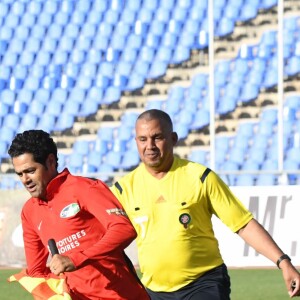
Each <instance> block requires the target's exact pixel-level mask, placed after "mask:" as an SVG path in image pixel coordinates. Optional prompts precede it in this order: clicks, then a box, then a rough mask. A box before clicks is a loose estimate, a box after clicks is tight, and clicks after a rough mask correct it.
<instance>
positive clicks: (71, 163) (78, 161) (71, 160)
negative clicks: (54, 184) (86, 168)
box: [68, 152, 83, 174]
mask: <svg viewBox="0 0 300 300" xmlns="http://www.w3.org/2000/svg"><path fill="white" fill-rule="evenodd" d="M82 166H83V155H82V154H79V153H76V152H72V153H71V154H70V155H69V157H68V168H69V170H70V172H72V173H75V174H76V173H81V172H82Z"/></svg>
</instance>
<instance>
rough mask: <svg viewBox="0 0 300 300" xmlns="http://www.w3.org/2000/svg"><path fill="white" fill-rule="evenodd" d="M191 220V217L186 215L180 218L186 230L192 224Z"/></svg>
mask: <svg viewBox="0 0 300 300" xmlns="http://www.w3.org/2000/svg"><path fill="white" fill-rule="evenodd" d="M191 219H192V218H191V216H190V215H189V214H186V213H184V214H181V215H180V216H179V222H180V223H181V224H182V225H183V227H184V228H187V226H188V224H189V223H191Z"/></svg>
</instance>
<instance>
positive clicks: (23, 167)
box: [12, 153, 57, 200]
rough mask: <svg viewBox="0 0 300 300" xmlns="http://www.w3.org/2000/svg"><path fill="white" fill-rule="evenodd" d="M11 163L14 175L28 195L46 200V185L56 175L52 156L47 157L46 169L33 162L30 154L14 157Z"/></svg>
mask: <svg viewBox="0 0 300 300" xmlns="http://www.w3.org/2000/svg"><path fill="white" fill-rule="evenodd" d="M12 163H13V166H14V169H15V172H16V174H17V175H18V176H19V178H20V180H21V181H22V183H23V185H24V186H25V188H26V189H27V191H28V192H29V193H30V195H31V196H32V197H35V198H40V199H43V200H46V188H47V185H48V183H49V182H50V181H51V180H52V179H53V178H54V177H55V176H56V175H57V171H56V163H55V159H54V156H53V155H51V154H50V155H49V156H48V158H47V160H46V167H45V166H44V165H42V164H40V163H37V162H35V161H34V159H33V155H32V154H31V153H24V154H22V155H20V156H17V157H14V158H13V159H12Z"/></svg>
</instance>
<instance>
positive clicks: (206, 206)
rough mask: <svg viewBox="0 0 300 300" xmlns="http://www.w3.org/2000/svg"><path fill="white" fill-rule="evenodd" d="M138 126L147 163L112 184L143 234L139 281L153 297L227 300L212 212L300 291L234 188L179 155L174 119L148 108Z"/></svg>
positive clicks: (299, 282)
mask: <svg viewBox="0 0 300 300" xmlns="http://www.w3.org/2000/svg"><path fill="white" fill-rule="evenodd" d="M135 129H136V144H137V148H138V152H139V156H140V158H141V161H142V162H141V164H140V165H139V166H138V167H137V168H136V169H135V170H133V171H132V172H130V173H129V174H127V175H125V176H124V177H122V178H121V179H120V180H119V181H117V182H116V183H115V184H114V185H113V186H112V187H111V189H112V191H113V193H114V194H115V195H116V197H117V198H118V199H119V200H120V202H121V203H122V205H123V206H124V208H125V210H126V212H127V214H128V216H129V218H130V220H131V222H132V223H133V225H134V227H135V229H136V231H137V233H138V237H137V240H136V241H137V248H138V259H139V264H140V268H141V272H142V274H143V277H142V282H143V284H144V285H145V287H146V288H147V291H148V293H149V295H150V297H151V299H152V300H229V299H230V278H229V275H228V272H227V267H226V265H225V264H224V261H223V259H222V256H221V253H220V250H219V246H218V241H217V239H216V237H215V235H214V232H213V226H212V221H211V218H212V215H215V216H217V217H218V218H219V219H220V220H222V222H223V223H224V224H226V225H227V226H228V227H229V228H230V229H231V230H232V231H233V232H234V233H237V234H238V235H239V236H240V237H241V238H242V239H244V240H245V242H247V243H248V244H249V245H250V246H252V247H253V248H254V249H255V250H256V251H258V252H259V253H261V254H262V255H264V256H265V257H267V258H268V259H270V260H272V261H273V262H274V263H275V264H276V263H277V265H278V267H279V268H281V269H282V270H283V279H284V281H285V284H286V287H287V290H288V293H289V295H290V296H291V297H293V296H296V295H299V294H300V274H299V273H298V271H297V270H296V269H295V267H294V266H293V265H292V264H291V261H290V259H289V257H288V256H287V255H286V254H284V252H283V251H282V250H281V249H280V248H279V247H278V246H277V244H276V243H275V241H274V240H273V239H272V237H271V236H270V235H269V234H268V232H267V231H266V230H265V229H264V228H263V227H262V226H261V225H260V224H259V223H258V222H257V221H256V220H255V219H254V217H253V215H252V214H251V213H250V212H249V211H248V210H247V209H246V208H245V207H244V206H243V204H242V203H241V202H240V200H239V199H237V197H236V196H235V195H234V194H233V193H232V192H231V191H230V189H229V187H228V186H227V185H226V184H225V183H224V182H223V181H222V180H221V179H220V177H219V176H218V175H217V174H216V173H214V172H213V171H212V170H210V169H209V168H207V167H205V166H203V165H201V164H198V163H194V162H191V161H188V160H185V159H181V158H178V157H176V156H174V154H173V148H174V146H175V145H176V143H177V140H178V137H177V134H176V132H174V131H173V124H172V121H171V118H170V116H169V115H168V114H167V113H165V112H163V111H161V110H156V109H151V110H148V111H145V112H143V113H142V114H141V115H140V116H139V117H138V119H137V121H136V128H135ZM292 283H293V284H295V288H292V287H291V285H292Z"/></svg>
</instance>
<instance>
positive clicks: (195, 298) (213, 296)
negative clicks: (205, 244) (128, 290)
mask: <svg viewBox="0 0 300 300" xmlns="http://www.w3.org/2000/svg"><path fill="white" fill-rule="evenodd" d="M147 292H148V294H149V296H150V298H151V300H230V277H229V275H228V271H227V267H226V265H225V264H222V265H221V266H219V267H216V268H214V269H212V270H210V271H208V272H206V273H205V274H204V275H202V276H201V277H199V278H198V279H196V280H195V281H193V282H192V283H190V284H188V285H187V286H185V287H183V288H181V289H179V290H177V291H175V292H153V291H151V290H149V289H147Z"/></svg>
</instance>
